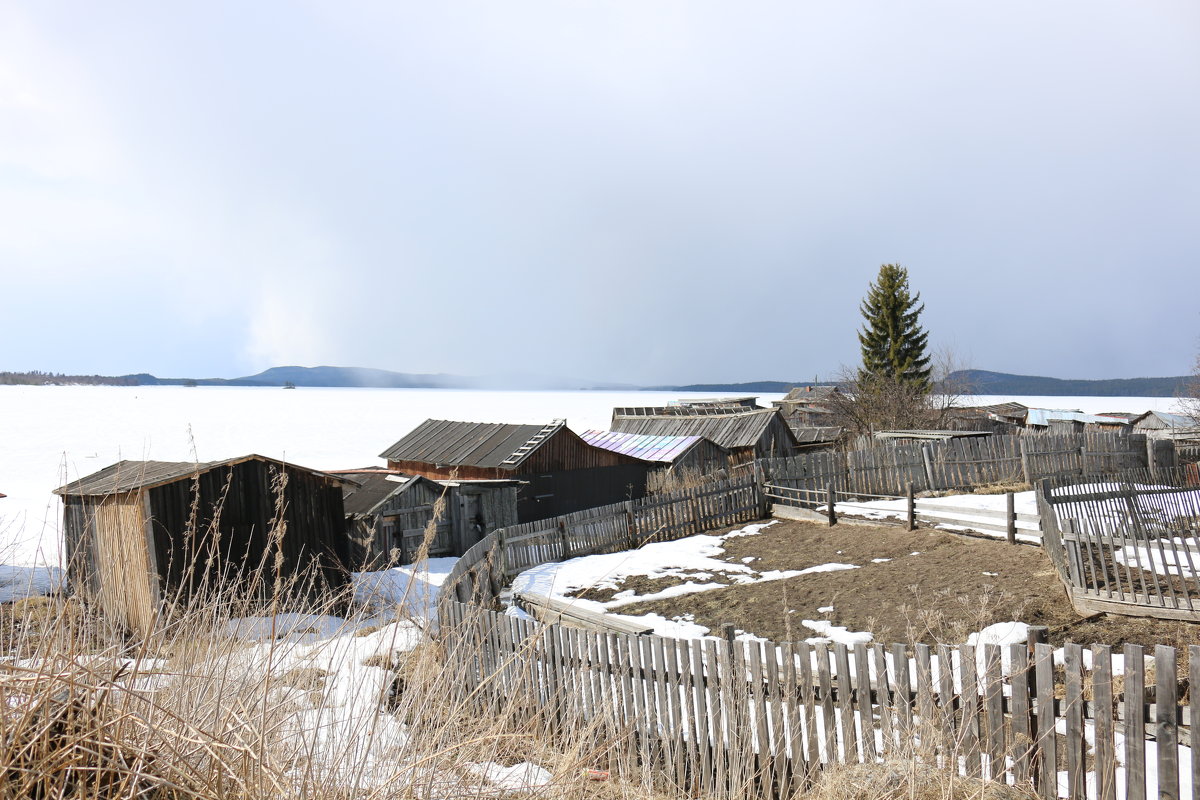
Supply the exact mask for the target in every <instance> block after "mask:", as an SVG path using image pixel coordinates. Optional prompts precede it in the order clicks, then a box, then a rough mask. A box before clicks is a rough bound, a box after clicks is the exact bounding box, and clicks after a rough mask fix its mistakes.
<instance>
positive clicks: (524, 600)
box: [513, 592, 654, 636]
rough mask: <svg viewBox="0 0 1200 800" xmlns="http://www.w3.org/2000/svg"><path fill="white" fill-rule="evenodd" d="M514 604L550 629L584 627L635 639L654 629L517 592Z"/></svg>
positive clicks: (549, 599)
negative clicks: (631, 636)
mask: <svg viewBox="0 0 1200 800" xmlns="http://www.w3.org/2000/svg"><path fill="white" fill-rule="evenodd" d="M513 600H514V601H516V603H517V605H518V606H519V607H520V608H522V609H524V610H525V611H527V612H529V614H530V615H531V616H533V617H536V618H537V619H538V620H540V621H542V622H544V623H546V624H549V625H557V624H563V625H572V626H576V627H584V628H586V629H587V630H595V631H613V632H616V633H627V634H632V635H634V636H644V635H647V634H650V633H653V632H654V628H652V627H650V626H647V625H643V624H639V623H635V622H629V621H628V620H624V619H619V618H617V617H615V616H613V615H612V614H603V613H597V612H595V611H591V610H589V609H585V608H582V607H580V606H579V605H578V604H576V603H572V602H571V601H569V600H560V599H558V598H557V597H546V596H544V595H540V594H534V593H532V592H516V593H514V594H513Z"/></svg>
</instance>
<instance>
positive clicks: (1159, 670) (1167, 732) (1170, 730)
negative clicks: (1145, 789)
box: [1154, 644, 1179, 800]
mask: <svg viewBox="0 0 1200 800" xmlns="http://www.w3.org/2000/svg"><path fill="white" fill-rule="evenodd" d="M1154 676H1155V682H1154V684H1155V685H1154V705H1155V711H1156V712H1157V714H1156V716H1157V718H1158V719H1157V722H1156V724H1155V740H1156V742H1157V744H1158V796H1159V798H1160V800H1179V729H1178V728H1177V727H1176V722H1175V720H1176V719H1177V716H1176V715H1177V714H1178V708H1177V704H1178V696H1177V686H1178V684H1177V678H1176V675H1175V648H1174V647H1166V646H1164V645H1161V644H1160V645H1158V646H1157V647H1155V648H1154Z"/></svg>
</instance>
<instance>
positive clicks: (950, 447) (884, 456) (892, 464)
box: [759, 433, 1176, 495]
mask: <svg viewBox="0 0 1200 800" xmlns="http://www.w3.org/2000/svg"><path fill="white" fill-rule="evenodd" d="M1165 445H1166V446H1165V447H1164V443H1163V442H1161V441H1151V442H1148V441H1147V439H1146V437H1145V435H1143V434H1116V433H1087V434H1061V435H1057V434H1037V435H1024V436H989V437H986V438H977V439H959V440H951V441H949V442H925V443H922V444H900V445H894V446H888V447H875V448H871V449H868V450H854V451H850V452H849V453H837V452H831V451H826V452H820V453H803V454H800V455H796V456H790V457H788V458H771V459H764V460H762V461H760V462H759V463H760V464H761V465H762V469H763V471H764V472H765V474H766V476H767V479H768V480H769V481H770V482H771V483H773V484H776V485H782V486H790V487H793V488H806V489H813V490H820V489H824V488H825V487H826V486H828V485H829V484H830V483H832V484H833V485H834V487H835V488H836V489H837V490H838V491H840V492H848V493H867V494H889V495H902V494H904V492H905V490H906V488H907V487H908V485H909V484H912V485H913V486H914V487H916V490H917V491H918V492H920V491H926V490H948V489H965V488H970V487H975V486H984V485H991V484H1009V483H1027V484H1033V483H1036V482H1037V481H1039V480H1042V479H1045V478H1055V479H1065V478H1071V477H1078V478H1083V477H1085V476H1089V475H1112V474H1114V473H1118V472H1128V471H1130V470H1135V469H1136V470H1143V471H1145V472H1146V474H1147V478H1148V479H1151V480H1153V479H1155V478H1156V477H1157V475H1158V473H1159V472H1160V471H1161V472H1170V471H1171V470H1173V469H1174V468H1175V467H1176V462H1175V450H1174V447H1173V445H1172V444H1171V443H1170V442H1166V443H1165Z"/></svg>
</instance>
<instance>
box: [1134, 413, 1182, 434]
mask: <svg viewBox="0 0 1200 800" xmlns="http://www.w3.org/2000/svg"><path fill="white" fill-rule="evenodd" d="M1130 424H1131V425H1132V426H1133V428H1134V430H1136V431H1161V430H1171V429H1177V430H1192V429H1195V428H1196V427H1197V422H1196V420H1194V419H1192V418H1191V417H1189V416H1186V415H1184V414H1171V413H1168V412H1166V411H1147V412H1146V413H1145V414H1140V415H1138V416H1136V417H1134V418H1133V419H1131V420H1130Z"/></svg>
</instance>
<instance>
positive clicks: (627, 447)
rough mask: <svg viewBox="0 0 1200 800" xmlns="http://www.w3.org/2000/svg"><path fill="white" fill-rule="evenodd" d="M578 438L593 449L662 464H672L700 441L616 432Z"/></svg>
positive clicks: (590, 434) (593, 433)
mask: <svg viewBox="0 0 1200 800" xmlns="http://www.w3.org/2000/svg"><path fill="white" fill-rule="evenodd" d="M579 437H580V438H581V439H583V440H584V441H585V442H587V443H588V444H590V445H592V446H593V447H602V448H604V449H605V450H611V451H613V452H614V453H621V454H623V455H627V456H633V457H634V458H640V459H642V460H643V461H655V462H660V463H664V464H671V463H674V462H675V460H676V459H678V458H679V457H680V456H682V455H683V454H684V453H686V452H687V451H688V450H691V449H692V447H694V446H695V445H696V443H697V442H699V441H701V439H702V437H700V436H663V435H653V434H642V433H620V432H618V431H584V432H583V433H581V434H579Z"/></svg>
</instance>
